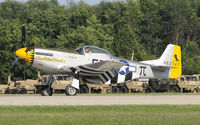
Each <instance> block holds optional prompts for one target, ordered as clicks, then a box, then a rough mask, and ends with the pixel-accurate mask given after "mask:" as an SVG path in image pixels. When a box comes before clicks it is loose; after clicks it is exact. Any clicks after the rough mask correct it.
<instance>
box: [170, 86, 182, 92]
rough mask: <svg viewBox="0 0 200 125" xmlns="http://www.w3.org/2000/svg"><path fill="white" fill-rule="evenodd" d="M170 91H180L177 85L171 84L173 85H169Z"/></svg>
mask: <svg viewBox="0 0 200 125" xmlns="http://www.w3.org/2000/svg"><path fill="white" fill-rule="evenodd" d="M170 92H173V93H178V92H180V89H179V88H178V86H173V87H171V89H170Z"/></svg>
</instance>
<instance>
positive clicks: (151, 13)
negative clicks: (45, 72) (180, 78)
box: [0, 0, 200, 83]
mask: <svg viewBox="0 0 200 125" xmlns="http://www.w3.org/2000/svg"><path fill="white" fill-rule="evenodd" d="M21 24H26V38H27V39H26V41H27V43H28V44H29V45H31V44H33V43H34V41H36V42H37V47H46V48H49V47H51V48H53V47H54V48H68V49H75V48H78V47H80V46H82V45H87V44H90V45H95V46H99V47H102V48H105V49H107V50H109V51H110V52H111V53H112V54H113V55H115V56H119V57H122V58H128V59H130V58H131V53H132V50H134V52H135V54H134V60H136V61H142V60H148V59H155V58H159V56H160V55H161V54H162V53H163V51H164V49H165V48H166V46H167V45H168V44H170V43H172V44H177V45H180V46H181V47H182V65H183V74H196V73H200V50H199V46H200V1H199V0H126V1H115V2H107V1H101V2H100V3H99V4H97V5H88V4H86V3H84V2H83V1H81V2H79V3H75V2H73V0H68V4H67V5H59V3H58V1H57V0H28V1H27V2H18V1H14V0H5V1H4V2H1V3H0V55H1V56H0V67H1V72H0V83H7V76H8V75H12V76H21V77H22V76H23V71H24V66H25V68H26V78H33V77H35V76H36V72H37V70H36V69H34V68H32V67H31V66H29V65H27V64H24V61H23V60H19V62H18V63H17V64H16V66H15V67H12V62H13V60H15V59H16V56H15V51H16V50H17V49H19V48H21V47H22V42H21Z"/></svg>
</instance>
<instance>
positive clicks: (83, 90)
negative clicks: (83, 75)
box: [79, 86, 89, 93]
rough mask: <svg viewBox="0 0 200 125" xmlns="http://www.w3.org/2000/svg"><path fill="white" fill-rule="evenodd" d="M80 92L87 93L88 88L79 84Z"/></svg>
mask: <svg viewBox="0 0 200 125" xmlns="http://www.w3.org/2000/svg"><path fill="white" fill-rule="evenodd" d="M79 92H80V93H89V90H88V88H87V87H86V86H80V91H79Z"/></svg>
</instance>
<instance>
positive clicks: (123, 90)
mask: <svg viewBox="0 0 200 125" xmlns="http://www.w3.org/2000/svg"><path fill="white" fill-rule="evenodd" d="M120 93H128V89H127V88H126V87H125V86H122V87H120Z"/></svg>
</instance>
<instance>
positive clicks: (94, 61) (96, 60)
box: [92, 59, 103, 63]
mask: <svg viewBox="0 0 200 125" xmlns="http://www.w3.org/2000/svg"><path fill="white" fill-rule="evenodd" d="M101 61H103V60H98V59H92V63H97V62H101Z"/></svg>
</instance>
